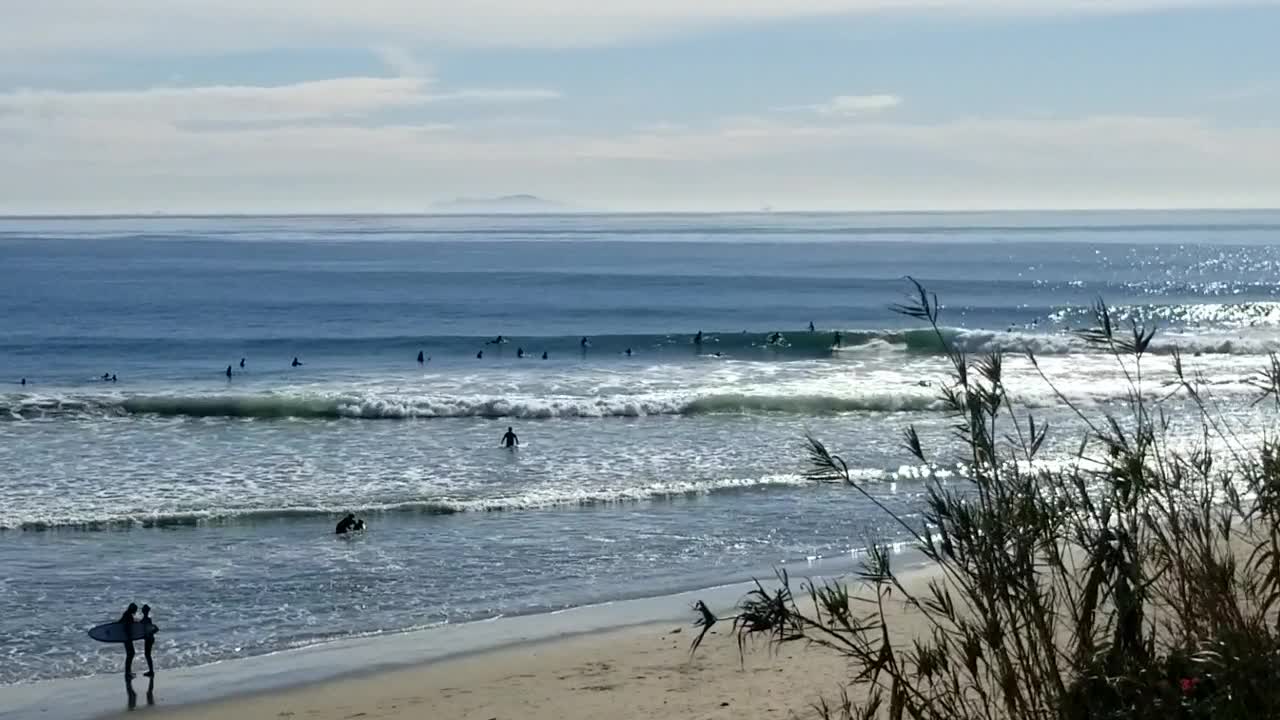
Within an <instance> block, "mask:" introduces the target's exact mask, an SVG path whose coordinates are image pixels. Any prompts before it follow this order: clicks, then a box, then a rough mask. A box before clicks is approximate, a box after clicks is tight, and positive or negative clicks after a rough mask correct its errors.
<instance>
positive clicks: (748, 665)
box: [115, 571, 931, 720]
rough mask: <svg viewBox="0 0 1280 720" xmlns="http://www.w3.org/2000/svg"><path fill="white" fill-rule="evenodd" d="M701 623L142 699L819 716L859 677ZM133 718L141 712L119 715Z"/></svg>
mask: <svg viewBox="0 0 1280 720" xmlns="http://www.w3.org/2000/svg"><path fill="white" fill-rule="evenodd" d="M930 576H931V573H930V572H928V571H917V572H913V573H911V574H910V575H909V580H908V583H909V585H911V586H912V587H916V588H918V587H921V586H922V585H923V583H924V582H926V581H927V579H928V577H930ZM868 609H869V607H868ZM890 612H891V617H892V619H893V620H894V621H895V623H894V624H895V627H896V628H898V629H899V630H906V631H907V632H910V631H911V629H912V628H915V627H918V623H919V617H918V615H917V614H916V613H914V612H913V611H911V610H908V609H907V608H904V607H903V606H902V604H901V603H900V602H896V601H895V602H891V603H890ZM689 619H690V622H691V621H692V614H690V616H689ZM528 622H530V623H536V622H539V618H537V617H531V618H528ZM690 622H687V623H672V622H667V623H657V624H646V625H640V626H633V627H626V628H620V629H612V630H602V631H598V632H591V633H587V634H581V635H574V636H569V637H561V638H559V639H551V640H545V641H538V642H530V643H522V644H519V645H514V646H509V647H504V648H499V649H494V650H489V651H484V652H480V653H475V654H469V655H465V656H461V657H457V658H453V659H445V660H441V661H436V662H431V663H427V664H421V665H417V666H411V667H406V668H400V669H394V670H388V671H380V672H374V673H364V674H360V668H358V667H353V668H351V673H352V674H350V675H347V676H344V677H339V678H336V679H333V680H330V681H326V682H321V683H316V684H309V685H303V686H298V687H293V688H288V689H282V690H274V691H267V692H260V693H252V694H248V695H244V696H240V697H231V698H228V699H223V700H217V701H213V702H207V703H199V704H193V705H185V706H176V707H166V706H165V705H164V698H163V696H160V697H159V699H158V702H157V705H156V706H154V707H150V708H147V707H144V703H142V702H141V700H140V702H139V708H140V709H145V710H146V711H147V715H148V716H151V717H154V718H157V719H159V718H184V719H190V720H231V719H233V718H235V719H253V720H257V719H259V718H261V719H263V720H266V719H268V718H270V719H277V718H307V719H309V720H349V719H351V718H392V719H394V718H405V719H408V718H422V717H439V718H478V719H479V720H490V719H491V718H497V719H499V720H507V719H513V718H520V719H522V720H572V719H574V718H583V719H584V720H585V719H587V718H602V717H609V718H612V720H629V719H631V718H635V719H636V720H639V719H641V718H654V717H671V718H708V719H712V718H760V719H762V720H763V719H768V718H792V717H798V718H807V717H813V716H814V715H815V713H814V710H813V708H812V704H813V703H815V702H817V701H818V700H819V699H820V698H822V697H826V698H828V699H829V700H835V699H838V698H839V695H840V691H841V688H842V687H845V683H846V682H847V680H848V678H849V676H850V673H849V666H848V663H847V662H846V660H845V659H844V658H842V657H839V656H837V655H836V654H834V653H832V652H831V651H828V650H825V649H822V648H819V647H809V646H806V645H804V644H801V643H795V644H789V645H785V646H782V647H770V646H769V645H768V644H765V643H761V644H757V645H754V646H750V645H749V646H748V647H747V652H746V653H745V655H744V656H743V657H741V658H740V657H739V653H738V646H737V643H736V641H735V640H734V638H733V637H732V636H731V630H732V628H731V626H730V624H729V623H728V622H723V623H720V624H717V625H716V628H715V629H714V630H713V631H712V633H710V634H708V636H707V638H706V639H705V640H704V642H703V644H702V647H701V648H700V649H699V651H698V653H697V654H696V655H694V656H692V657H691V656H690V652H689V646H690V643H691V641H692V640H693V638H694V637H695V636H696V634H697V629H696V628H694V627H692V625H691V624H690ZM144 687H145V684H141V685H139V689H140V691H141V689H142V688H144ZM126 716H136V715H135V714H134V713H120V714H117V715H115V717H120V718H123V717H126Z"/></svg>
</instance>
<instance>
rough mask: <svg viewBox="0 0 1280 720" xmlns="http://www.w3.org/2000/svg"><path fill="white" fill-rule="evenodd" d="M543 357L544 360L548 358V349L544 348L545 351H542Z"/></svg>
mask: <svg viewBox="0 0 1280 720" xmlns="http://www.w3.org/2000/svg"><path fill="white" fill-rule="evenodd" d="M542 359H543V360H546V359H547V351H546V350H543V351H542Z"/></svg>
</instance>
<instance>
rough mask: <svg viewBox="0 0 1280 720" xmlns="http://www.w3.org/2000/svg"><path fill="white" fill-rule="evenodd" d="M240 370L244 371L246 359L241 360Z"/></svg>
mask: <svg viewBox="0 0 1280 720" xmlns="http://www.w3.org/2000/svg"><path fill="white" fill-rule="evenodd" d="M240 369H241V370H243V369H244V358H240Z"/></svg>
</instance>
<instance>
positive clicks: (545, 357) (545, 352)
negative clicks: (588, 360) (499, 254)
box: [23, 350, 547, 385]
mask: <svg viewBox="0 0 1280 720" xmlns="http://www.w3.org/2000/svg"><path fill="white" fill-rule="evenodd" d="M542 359H543V360H546V359H547V351H546V350H543V351H542ZM23 384H24V385H25V384H26V381H25V380H24V381H23Z"/></svg>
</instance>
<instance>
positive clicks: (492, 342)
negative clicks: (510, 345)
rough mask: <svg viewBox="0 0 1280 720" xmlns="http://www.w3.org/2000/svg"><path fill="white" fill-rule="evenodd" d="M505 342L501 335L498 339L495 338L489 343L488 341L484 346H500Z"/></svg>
mask: <svg viewBox="0 0 1280 720" xmlns="http://www.w3.org/2000/svg"><path fill="white" fill-rule="evenodd" d="M506 341H507V339H506V338H504V337H502V336H501V335H499V336H498V337H496V338H494V339H492V340H490V341H489V342H488V343H486V344H487V345H501V344H502V343H504V342H506Z"/></svg>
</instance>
